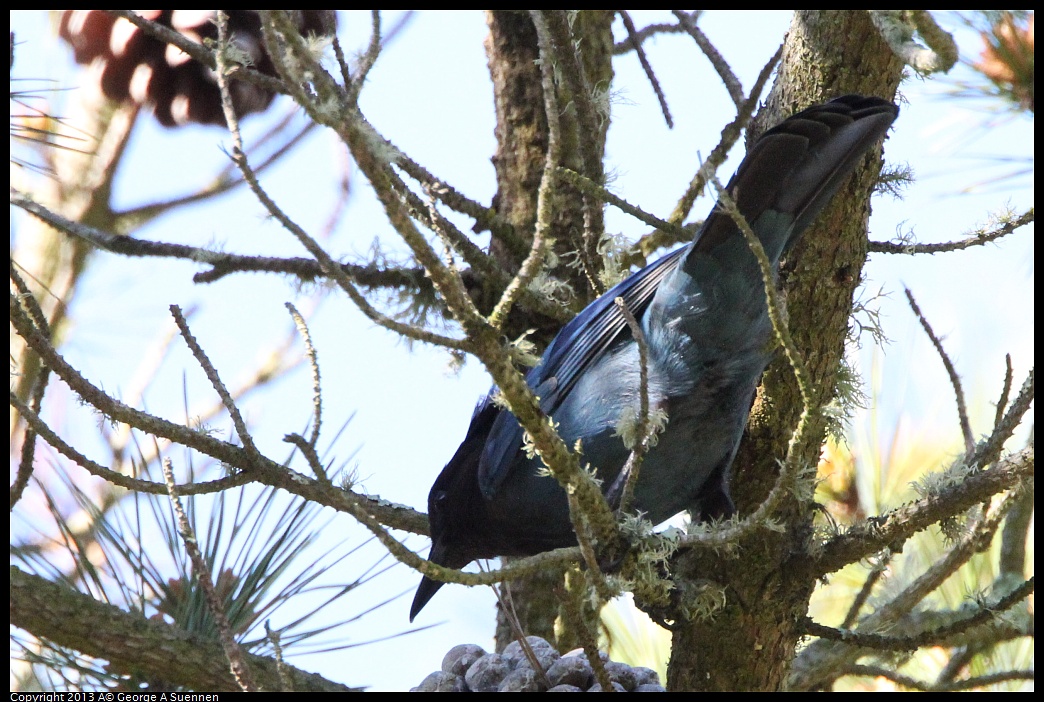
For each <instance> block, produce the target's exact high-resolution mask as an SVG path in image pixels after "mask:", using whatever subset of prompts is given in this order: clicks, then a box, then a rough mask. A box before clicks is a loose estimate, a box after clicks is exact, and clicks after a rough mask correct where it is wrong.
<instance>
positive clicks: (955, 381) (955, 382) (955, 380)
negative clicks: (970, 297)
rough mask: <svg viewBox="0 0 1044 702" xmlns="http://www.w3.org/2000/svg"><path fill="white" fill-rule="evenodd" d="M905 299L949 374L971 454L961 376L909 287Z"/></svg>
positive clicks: (962, 429) (973, 440)
mask: <svg viewBox="0 0 1044 702" xmlns="http://www.w3.org/2000/svg"><path fill="white" fill-rule="evenodd" d="M905 291H906V299H907V301H908V302H909V303H910V309H912V310H913V313H914V315H915V316H916V317H917V320H918V321H919V322H920V323H921V327H922V328H923V329H924V332H925V333H926V334H927V335H928V338H929V339H930V340H931V342H932V346H934V347H935V351H936V353H938V354H939V358H941V359H942V362H943V366H944V367H945V368H946V373H947V375H949V376H950V386H951V387H952V388H953V392H954V394H955V395H956V396H957V417H958V419H959V421H960V424H961V434H962V435H963V436H964V450H965V451H966V452H967V453H968V454H971V453H972V451H974V450H975V436H974V435H973V434H972V430H971V422H970V421H969V420H968V406H967V404H965V401H964V389H963V388H962V387H961V378H960V376H958V375H957V369H956V368H954V367H953V362H952V361H951V360H950V357H949V356H948V355H947V354H946V350H945V349H943V346H942V341H940V340H939V337H937V336H936V335H935V331H934V330H933V329H932V325H931V324H929V322H928V320H927V319H926V318H925V316H924V314H923V313H922V312H921V308H920V307H918V306H917V301H916V300H914V296H913V293H912V292H910V288H905Z"/></svg>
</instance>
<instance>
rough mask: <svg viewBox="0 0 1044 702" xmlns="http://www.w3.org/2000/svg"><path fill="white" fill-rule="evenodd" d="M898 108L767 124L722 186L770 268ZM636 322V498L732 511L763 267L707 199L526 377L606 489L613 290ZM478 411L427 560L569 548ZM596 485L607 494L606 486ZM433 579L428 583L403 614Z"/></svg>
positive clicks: (522, 459)
mask: <svg viewBox="0 0 1044 702" xmlns="http://www.w3.org/2000/svg"><path fill="white" fill-rule="evenodd" d="M898 114H899V109H898V108H897V107H896V106H895V105H893V104H892V103H890V102H887V101H885V100H882V99H880V98H875V97H863V96H859V95H846V96H843V97H839V98H837V99H835V100H831V101H830V102H827V103H824V104H821V105H814V106H812V107H809V108H808V109H806V110H803V111H801V112H798V113H797V114H795V115H793V116H792V117H790V118H789V119H787V120H785V121H784V122H782V123H781V124H779V125H778V126H776V127H774V128H773V129H770V130H769V131H767V132H765V133H764V134H763V135H762V136H761V138H760V139H758V141H757V142H756V143H755V144H754V146H753V148H752V149H751V150H750V153H748V154H747V157H746V158H745V159H744V160H743V163H742V164H740V167H739V170H738V171H737V172H736V174H735V175H734V176H733V178H732V180H731V181H729V185H728V187H727V189H728V191H729V193H730V194H731V195H732V197H733V198H734V199H735V201H736V202H737V204H738V205H739V209H740V211H741V212H742V213H743V215H744V217H745V218H746V220H747V221H748V222H749V223H750V225H751V227H752V228H753V230H754V232H755V234H757V236H758V238H759V239H760V240H761V244H762V246H763V247H764V249H765V253H766V254H767V255H768V258H769V260H770V261H771V263H772V266H773V270H774V271H778V267H779V261H780V259H781V257H782V256H783V255H784V254H785V253H786V252H787V250H788V249H789V248H790V247H791V246H793V244H794V242H795V241H796V240H797V239H798V238H799V237H800V236H801V234H802V232H804V231H805V229H806V228H808V226H809V225H810V224H811V223H812V221H813V220H814V219H815V218H816V215H818V214H819V213H820V211H822V209H823V208H824V207H825V206H826V205H827V203H829V202H830V200H831V198H833V196H834V194H835V193H836V192H837V190H838V188H839V187H840V186H841V184H842V183H843V182H844V181H845V179H846V177H847V176H848V174H849V173H850V172H851V171H852V170H853V169H854V168H855V166H856V164H857V163H858V162H859V160H860V159H861V158H862V156H863V154H864V153H865V152H866V150H867V149H869V148H870V147H871V146H873V145H874V144H876V143H877V142H878V140H880V139H881V138H882V137H883V136H884V134H885V132H886V131H887V130H888V128H889V126H890V125H891V124H892V122H893V121H894V120H895V118H896V116H897V115H898ZM617 297H622V298H623V299H624V301H625V302H626V304H627V307H628V309H630V311H631V312H632V314H634V316H635V318H637V319H638V320H639V322H640V324H641V325H642V333H643V335H644V336H645V339H646V342H647V344H648V349H649V358H648V365H647V367H648V376H649V380H648V389H649V390H648V395H649V406H650V408H660V409H664V410H666V414H667V425H666V427H665V428H664V430H663V431H662V433H661V434H660V435H659V438H658V442H657V443H656V445H655V446H653V447H651V448H650V449H649V450H648V452H647V453H646V454H645V458H644V462H643V464H642V467H641V472H640V474H639V476H638V481H637V484H636V486H635V492H634V504H633V507H634V508H635V509H637V510H639V511H641V512H643V513H644V514H645V516H646V518H648V519H649V520H650V521H651V522H653V523H659V522H662V521H663V520H665V519H668V518H670V517H672V516H673V515H675V514H677V513H678V512H680V511H682V510H686V509H687V510H689V511H690V512H691V514H692V518H693V519H695V520H698V519H706V518H709V517H720V516H726V515H729V514H731V513H732V511H733V504H732V499H731V498H730V496H729V470H730V466H731V464H732V459H733V457H734V456H735V454H736V448H737V446H738V445H739V440H740V437H741V435H742V434H743V428H744V426H745V425H746V420H747V413H748V412H749V411H750V406H751V402H752V400H753V394H754V391H755V389H756V388H757V385H758V381H759V379H760V378H761V374H762V372H763V371H764V370H765V366H766V365H767V364H768V362H769V360H770V358H771V351H772V349H771V341H772V326H771V323H770V322H769V317H768V311H767V308H766V302H765V289H764V285H763V283H762V278H761V273H760V271H759V268H758V266H757V262H756V260H755V258H754V255H753V253H752V252H751V251H750V249H749V247H748V245H747V243H746V241H745V240H744V238H743V236H742V234H741V233H740V231H739V228H738V227H737V226H736V224H735V222H734V221H733V219H732V218H731V217H730V216H729V215H728V214H727V213H725V212H723V211H720V210H719V208H715V209H714V211H712V212H711V214H710V216H708V217H707V220H706V221H705V222H704V223H703V226H702V227H701V228H700V230H699V232H698V233H697V234H696V236H695V237H694V239H693V241H692V243H691V244H689V245H687V246H684V247H682V248H681V249H679V250H677V251H674V252H673V253H670V254H668V255H666V256H664V257H663V258H661V259H659V260H658V261H656V262H654V263H652V264H650V265H648V266H646V267H645V268H643V269H642V270H640V271H638V272H637V273H635V274H633V275H632V276H630V277H629V278H627V279H626V280H624V281H623V282H621V283H619V284H618V285H616V286H615V287H614V288H612V289H611V290H609V291H608V292H607V293H605V294H604V295H602V296H601V297H599V298H598V299H597V300H595V301H594V302H592V303H591V304H590V305H588V306H587V308H585V309H584V310H583V311H582V312H581V313H580V314H579V315H577V317H576V318H575V319H573V320H572V321H571V322H569V323H568V324H567V325H566V326H565V327H563V328H562V331H561V332H559V334H558V336H556V337H555V339H554V340H553V341H552V342H551V344H550V345H549V346H548V348H547V350H546V351H545V352H544V355H543V358H542V359H541V361H540V363H539V364H538V365H537V366H536V367H535V368H533V369H532V370H530V371H529V373H528V374H527V375H526V381H527V382H528V383H529V385H530V387H531V388H533V390H534V392H535V393H536V395H537V396H538V397H539V398H540V407H541V409H543V411H544V412H545V413H547V414H548V415H549V416H550V417H551V418H552V419H553V420H554V421H555V422H556V424H557V427H558V431H559V434H560V435H561V436H562V439H563V440H564V441H565V443H566V445H567V446H574V445H575V444H576V442H577V440H580V441H581V450H582V452H583V455H582V458H581V462H582V463H586V464H590V466H592V467H593V468H595V469H596V470H597V475H598V477H599V478H600V479H602V480H603V486H605V487H608V486H609V485H612V484H613V482H614V481H615V479H616V478H617V476H618V474H619V473H620V470H621V468H622V467H623V465H624V463H625V461H626V460H627V457H628V455H629V454H630V451H629V450H628V449H627V448H626V447H625V446H624V444H623V441H622V440H621V438H620V436H619V435H618V434H617V432H616V428H617V426H618V424H619V423H620V420H621V418H622V417H623V416H624V415H626V414H628V413H630V414H631V415H632V416H636V409H637V406H638V403H639V402H640V395H639V373H640V366H639V360H638V344H637V342H636V341H635V339H634V337H633V336H632V334H631V331H630V329H629V327H628V326H627V324H626V322H625V320H624V317H623V315H622V313H621V312H620V310H619V309H618V308H617V306H616V304H615V303H614V300H615V299H616V298H617ZM492 395H493V391H490V394H489V395H488V396H486V397H485V398H484V399H483V400H482V401H481V402H480V403H479V405H478V407H477V408H476V409H475V414H474V416H473V417H472V419H471V426H470V427H469V428H468V433H467V436H465V437H464V442H463V443H462V444H461V445H460V448H458V449H457V452H456V453H455V454H454V456H453V458H451V459H450V461H449V463H447V464H446V467H445V468H444V469H443V470H442V473H441V474H440V475H439V477H438V478H437V479H436V480H435V484H434V485H433V486H432V488H431V493H430V494H429V496H428V518H429V520H430V523H431V536H432V546H431V554H430V555H429V559H430V560H432V561H434V562H435V563H438V564H441V565H444V566H447V567H450V568H462V567H464V566H465V565H467V564H468V563H470V562H471V561H473V560H476V559H479V558H491V557H493V556H524V555H532V554H534V553H539V552H541V551H547V550H551V549H554V548H559V547H563V546H571V545H575V543H576V537H575V535H574V533H573V528H572V524H571V522H570V519H569V506H568V503H567V500H566V496H565V492H564V491H563V489H562V488H561V487H560V486H559V484H558V481H557V480H555V478H554V477H552V476H550V475H547V474H546V473H543V474H542V471H540V470H539V469H540V468H541V467H542V465H543V464H542V462H541V460H540V458H539V457H536V456H534V457H532V458H530V457H527V456H526V453H525V451H523V448H522V444H523V430H522V427H521V426H520V425H519V423H518V421H517V420H516V419H515V417H514V416H513V415H512V414H511V413H510V412H508V411H507V410H504V409H502V408H500V407H498V406H496V405H495V404H494V403H493V401H492ZM603 489H605V488H603ZM440 587H442V583H441V582H438V581H436V580H432V579H430V578H427V577H425V578H424V579H423V580H422V581H421V583H420V586H419V587H418V588H417V594H416V596H415V597H414V599H413V607H412V608H411V610H410V621H413V618H414V617H415V616H416V615H417V613H418V612H420V610H421V609H422V608H423V607H424V605H425V604H427V602H428V600H430V599H431V597H432V596H433V595H434V594H435V593H436V592H437V591H438V589H439V588H440Z"/></svg>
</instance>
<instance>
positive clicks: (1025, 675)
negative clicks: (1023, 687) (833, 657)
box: [839, 665, 1035, 692]
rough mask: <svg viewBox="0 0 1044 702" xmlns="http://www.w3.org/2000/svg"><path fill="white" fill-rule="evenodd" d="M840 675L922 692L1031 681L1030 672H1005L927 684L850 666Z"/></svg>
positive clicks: (879, 668) (887, 670)
mask: <svg viewBox="0 0 1044 702" xmlns="http://www.w3.org/2000/svg"><path fill="white" fill-rule="evenodd" d="M839 672H840V673H841V674H842V675H859V676H867V677H871V678H885V679H887V680H891V681H892V682H894V683H898V684H899V685H901V686H903V687H905V688H909V689H911V690H922V691H924V692H960V691H963V690H975V689H978V688H981V687H986V686H988V685H996V684H997V683H1002V682H1010V681H1014V680H1033V679H1034V675H1035V673H1034V671H1032V670H1006V671H1002V672H999V673H987V674H985V675H976V676H974V677H970V678H963V679H961V680H954V681H953V682H949V683H928V682H923V681H921V680H917V679H916V678H911V677H910V676H908V675H901V674H899V673H897V672H896V671H895V670H893V669H891V668H885V667H882V666H876V665H850V666H848V667H846V668H844V669H843V670H842V671H839Z"/></svg>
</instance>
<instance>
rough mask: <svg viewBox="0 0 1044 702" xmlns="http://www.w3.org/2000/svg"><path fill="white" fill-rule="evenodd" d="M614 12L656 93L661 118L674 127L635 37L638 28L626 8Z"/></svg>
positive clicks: (658, 87)
mask: <svg viewBox="0 0 1044 702" xmlns="http://www.w3.org/2000/svg"><path fill="white" fill-rule="evenodd" d="M616 12H617V14H619V15H620V19H622V20H623V24H624V28H625V29H626V30H627V36H628V37H629V38H630V39H631V45H632V46H633V47H634V51H635V53H636V54H638V62H639V63H640V64H642V70H643V71H645V77H646V78H648V79H649V83H650V84H652V88H653V92H655V93H656V99H657V100H659V101H660V112H662V113H663V119H664V120H665V121H666V122H667V127H668V128H669V129H674V120H673V119H671V110H670V108H669V107H667V97H666V96H665V95H664V94H663V88H661V87H660V81H658V80H657V79H656V73H654V72H653V68H652V64H650V63H649V57H648V56H646V55H645V49H643V48H642V42H641V41H639V40H638V39H637V35H638V30H637V29H635V27H634V22H633V21H632V20H631V15H629V14H628V13H627V10H617V11H616Z"/></svg>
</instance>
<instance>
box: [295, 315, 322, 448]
mask: <svg viewBox="0 0 1044 702" xmlns="http://www.w3.org/2000/svg"><path fill="white" fill-rule="evenodd" d="M286 309H288V310H289V311H290V316H291V317H293V320H294V325H295V326H296V327H297V332H298V333H299V334H300V335H301V341H302V342H304V347H305V355H306V356H307V357H308V367H309V368H310V369H311V371H312V408H313V411H312V435H311V436H310V437H309V438H308V445H309V446H311V447H312V448H315V445H316V443H317V442H318V441H319V428H320V427H321V426H322V423H323V392H322V386H321V384H320V382H319V353H318V352H317V351H316V350H315V346H314V345H313V344H312V334H311V332H309V331H308V323H307V322H306V321H305V318H304V316H303V315H302V314H301V313H300V312H298V311H297V308H296V307H294V306H293V305H292V304H291V303H289V302H287V303H286Z"/></svg>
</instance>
